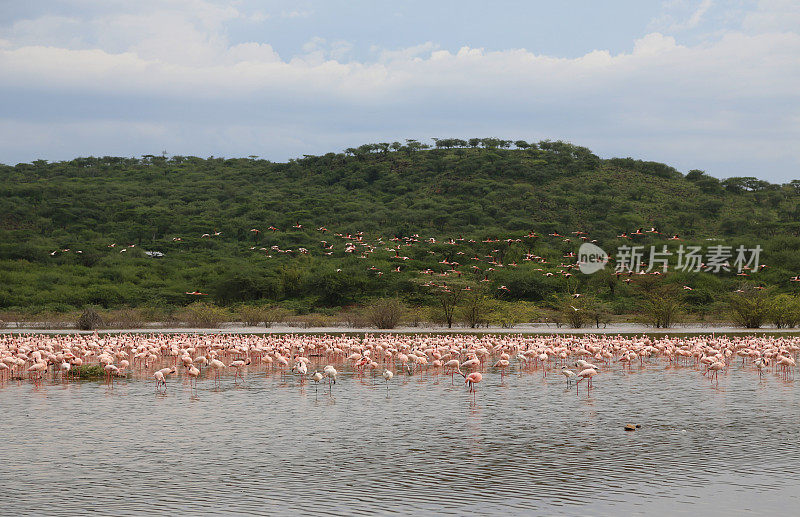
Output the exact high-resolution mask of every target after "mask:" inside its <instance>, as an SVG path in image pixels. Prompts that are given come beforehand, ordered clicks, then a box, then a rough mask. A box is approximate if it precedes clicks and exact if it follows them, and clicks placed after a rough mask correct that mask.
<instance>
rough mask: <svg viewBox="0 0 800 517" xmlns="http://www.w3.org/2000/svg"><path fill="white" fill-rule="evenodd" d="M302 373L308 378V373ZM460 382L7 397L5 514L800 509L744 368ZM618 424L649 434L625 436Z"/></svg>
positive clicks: (33, 392)
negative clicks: (567, 381)
mask: <svg viewBox="0 0 800 517" xmlns="http://www.w3.org/2000/svg"><path fill="white" fill-rule="evenodd" d="M312 370H313V368H312ZM459 379H460V377H458V376H456V383H455V385H454V386H451V379H450V376H447V375H438V376H436V375H433V374H427V373H418V374H415V375H413V376H406V375H396V376H395V378H394V379H393V380H392V381H391V382H390V385H389V392H388V394H387V390H386V387H385V384H384V382H383V379H382V378H381V377H380V374H379V373H377V375H376V376H375V377H374V382H373V378H372V377H371V376H370V375H369V374H367V375H366V376H363V377H362V376H359V375H355V374H353V372H351V371H344V372H341V375H340V378H339V382H338V383H337V384H335V385H334V386H333V393H332V395H328V394H327V385H324V386H323V385H322V384H321V385H320V386H319V389H318V391H316V392H315V387H314V384H313V382H309V381H306V382H305V383H302V384H301V381H300V379H299V378H298V377H296V376H291V375H287V376H285V378H284V377H283V376H282V375H281V374H279V373H271V374H270V375H269V376H265V374H264V370H263V369H256V368H252V369H251V370H250V371H249V372H248V373H247V374H246V383H245V385H244V386H236V385H235V384H234V381H233V377H232V376H228V377H225V378H223V380H222V384H221V387H220V388H219V389H214V387H213V383H212V381H211V380H207V379H201V381H200V382H199V385H198V389H197V391H196V392H195V393H194V394H193V392H192V390H191V389H190V388H189V386H188V385H187V384H186V383H185V381H184V380H183V379H182V378H178V379H174V378H171V379H169V381H168V383H169V386H168V389H167V392H166V394H157V393H155V391H154V384H153V382H151V381H149V380H140V379H129V380H122V381H121V382H117V383H116V384H115V385H114V387H113V388H111V387H108V386H106V385H105V384H102V383H99V382H71V383H69V384H62V383H60V382H57V381H54V380H50V381H47V382H45V383H44V384H43V385H42V386H40V387H36V386H34V385H33V384H31V383H30V382H28V381H24V382H16V381H11V382H6V383H4V384H3V385H2V387H0V407H2V410H3V416H2V418H0V436H2V440H3V447H2V450H3V453H2V461H0V513H2V514H4V515H42V514H47V515H80V514H85V513H87V512H99V513H101V514H114V515H132V514H141V513H148V514H151V515H198V514H219V515H223V514H224V515H265V514H268V515H298V514H311V515H355V514H363V515H374V514H393V515H397V514H400V515H419V514H449V515H464V514H465V513H467V512H471V513H473V514H476V515H485V514H493V515H531V514H537V515H541V514H548V515H554V514H557V515H623V514H624V515H629V514H634V515H637V514H638V515H681V514H683V515H698V514H705V515H723V514H725V515H728V514H747V513H749V514H756V515H765V514H778V513H782V514H788V515H792V514H794V512H795V511H796V509H797V508H798V506H799V505H800V491H798V490H797V486H798V483H799V482H800V474H798V468H797V467H798V466H800V460H798V452H800V445H798V434H799V430H800V425H799V424H800V404H798V403H799V402H800V397H798V389H797V385H796V383H795V382H792V381H789V382H787V381H783V380H781V379H780V378H779V377H778V376H776V375H774V374H770V375H767V376H765V378H764V380H763V381H759V378H758V375H757V373H756V372H755V371H754V370H753V369H752V367H751V366H748V367H746V368H744V369H743V368H742V366H741V365H740V364H738V363H737V362H734V366H733V368H731V369H730V370H728V371H727V372H726V373H724V374H721V375H720V377H719V385H718V386H717V385H716V384H711V383H710V382H709V381H708V380H707V379H706V378H705V377H704V376H702V374H701V373H700V371H699V370H696V369H693V368H690V367H683V368H670V367H668V366H667V365H666V364H664V363H655V362H654V363H652V364H649V365H645V366H644V367H640V366H637V365H634V366H633V371H632V372H631V373H627V372H622V371H621V370H620V369H619V368H618V367H615V368H614V369H613V371H603V372H602V373H601V374H600V375H598V376H597V377H595V379H594V388H593V389H592V390H591V392H590V393H587V392H586V386H585V385H584V384H582V385H581V386H580V392H579V393H578V394H576V390H575V387H571V388H569V389H567V388H566V386H565V385H564V382H563V380H562V378H561V376H560V375H559V374H558V373H556V372H551V373H550V374H548V376H547V378H543V376H542V373H541V371H534V372H532V373H523V374H522V375H517V374H516V373H514V372H512V373H510V374H507V375H506V376H505V377H504V378H503V379H502V381H501V376H500V374H499V372H495V371H493V369H489V371H488V372H487V373H486V374H485V375H484V380H483V382H482V383H481V384H480V385H479V386H478V393H477V396H476V397H475V401H474V402H473V398H472V395H470V394H469V393H467V391H466V389H465V388H464V385H463V380H462V382H458V381H459ZM627 423H636V424H641V426H642V427H641V428H640V429H639V430H637V431H635V432H625V431H623V426H624V425H625V424H627Z"/></svg>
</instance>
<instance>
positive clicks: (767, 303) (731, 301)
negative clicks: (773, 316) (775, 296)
mask: <svg viewBox="0 0 800 517" xmlns="http://www.w3.org/2000/svg"><path fill="white" fill-rule="evenodd" d="M737 291H738V292H736V293H733V294H732V295H731V296H730V298H728V308H729V309H730V311H731V318H732V319H733V321H734V322H735V323H736V324H737V325H741V326H742V327H745V328H749V329H757V328H759V327H760V326H761V325H763V324H764V321H766V320H767V318H768V317H769V315H770V312H772V301H773V300H772V289H756V288H755V287H753V286H751V285H745V286H742V287H740V288H739V289H738V290H737Z"/></svg>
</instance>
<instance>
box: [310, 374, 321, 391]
mask: <svg viewBox="0 0 800 517" xmlns="http://www.w3.org/2000/svg"><path fill="white" fill-rule="evenodd" d="M323 378H324V375H322V374H321V373H320V372H317V371H315V372H314V375H312V376H311V380H312V381H314V394H315V395H316V394H317V390H318V389H319V381H321V380H322V379H323Z"/></svg>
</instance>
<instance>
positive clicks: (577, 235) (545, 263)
mask: <svg viewBox="0 0 800 517" xmlns="http://www.w3.org/2000/svg"><path fill="white" fill-rule="evenodd" d="M268 230H269V231H270V232H271V233H277V232H280V231H281V230H280V229H278V228H277V227H275V226H270V227H269V228H268ZM285 231H289V232H297V231H304V230H303V225H302V224H300V222H299V221H298V222H297V223H296V224H294V225H293V226H292V227H291V228H288V229H286V230H285ZM316 231H317V232H320V234H321V235H322V236H325V234H326V233H327V232H328V229H327V228H326V227H325V226H320V227H319V228H316ZM250 232H251V233H252V234H253V235H254V243H253V244H255V245H254V246H250V250H251V251H255V252H257V253H260V254H262V255H263V256H265V257H266V258H272V257H273V254H275V255H289V256H300V255H308V254H312V251H313V250H312V251H309V250H308V249H307V248H303V247H298V248H295V249H281V247H280V246H278V245H272V246H270V247H266V246H259V245H258V243H257V242H256V241H257V240H258V239H259V236H260V235H261V234H262V231H261V230H259V229H258V228H252V229H250ZM221 235H222V232H220V231H218V230H217V229H216V228H215V229H214V231H213V232H209V233H204V234H202V236H201V238H202V239H213V238H215V237H220V236H221ZM332 235H333V238H336V239H340V240H341V241H343V246H340V247H339V248H338V249H337V250H338V251H343V253H345V254H347V255H352V256H355V257H358V258H362V259H368V258H371V257H372V255H373V254H375V253H376V252H380V253H378V254H376V255H375V256H376V257H380V258H382V259H388V260H390V261H397V262H396V265H394V266H393V267H391V268H390V269H388V270H387V271H386V272H388V273H390V274H391V273H399V272H402V271H403V268H406V267H409V266H407V264H413V263H414V258H413V257H409V256H407V255H406V253H408V254H413V253H410V252H407V251H406V250H408V249H411V248H413V247H417V248H418V247H421V246H430V245H433V244H442V245H450V246H452V248H451V250H450V251H444V252H442V251H441V249H440V250H438V251H434V250H431V249H428V250H427V253H429V254H431V255H441V257H437V258H441V260H439V261H438V263H439V264H441V266H440V267H439V268H438V271H434V270H433V269H431V268H425V269H420V270H419V271H418V273H419V274H421V275H429V277H430V280H428V281H427V282H426V283H425V284H424V285H425V286H426V287H428V288H433V289H435V290H444V291H448V290H449V289H451V286H448V284H447V280H448V279H447V278H445V277H451V278H453V277H456V278H458V277H461V276H462V275H464V274H465V273H471V274H472V275H477V276H478V277H481V276H482V277H483V279H482V280H481V282H490V281H491V280H490V279H489V276H490V275H491V274H492V273H493V272H495V271H497V270H498V268H504V267H505V268H515V267H518V265H519V264H518V263H517V261H516V259H515V260H507V259H506V257H505V256H504V255H505V252H504V249H503V248H502V246H500V244H506V245H509V246H510V245H512V244H515V243H520V244H523V245H525V247H527V248H530V246H531V245H532V244H533V243H534V242H535V241H536V240H537V239H541V238H550V239H555V240H556V241H561V242H564V243H571V242H573V241H574V242H576V243H580V242H591V243H596V242H597V240H595V239H590V237H589V235H588V234H587V233H586V232H584V231H581V230H575V231H572V232H569V234H567V235H562V234H560V233H558V232H555V231H554V232H552V233H549V234H546V235H541V234H538V233H536V232H533V231H529V232H528V233H527V234H515V235H514V236H509V237H503V238H486V239H483V240H475V239H467V238H464V237H461V236H458V237H450V238H444V239H437V238H435V237H429V238H422V237H420V236H419V235H418V234H414V235H411V236H405V237H397V236H395V237H392V238H389V239H386V238H385V237H382V236H373V237H368V236H367V235H366V234H365V233H364V232H361V231H360V232H355V233H333V234H332ZM617 237H618V238H621V239H629V240H631V241H632V242H638V241H639V240H640V239H641V238H645V237H654V238H664V239H666V240H667V241H680V240H681V238H680V237H679V236H678V235H677V234H675V235H672V236H671V237H668V236H667V235H665V234H663V233H662V232H660V231H659V230H658V229H656V228H650V229H649V230H645V229H644V228H639V229H637V230H636V231H628V232H622V233H621V234H619V235H617ZM327 238H331V237H327ZM172 242H173V243H176V244H181V243H183V242H184V241H183V239H182V238H181V237H173V238H172ZM476 246H484V247H485V246H488V247H489V248H492V247H495V246H497V248H498V249H492V250H491V251H490V252H489V253H488V254H485V253H483V254H480V253H479V252H478V251H476V249H477V248H476ZM107 247H108V248H112V249H115V248H116V247H117V244H116V243H112V244H109V245H108V246H107ZM134 247H135V244H128V245H127V246H126V247H124V248H122V249H121V250H120V253H124V252H127V251H129V250H130V249H132V248H134ZM334 248H335V247H334V244H333V243H331V242H328V241H327V240H321V241H320V256H322V257H325V256H330V255H333V254H334V251H335V249H334ZM70 251H72V250H70V249H69V248H65V249H59V250H55V251H53V252H51V253H50V255H52V256H55V255H57V254H62V253H68V252H70ZM75 253H82V251H75ZM314 254H317V253H316V251H315V252H314ZM518 260H520V261H522V262H533V263H534V264H536V265H537V267H536V268H534V271H537V272H538V273H539V274H541V275H543V276H546V277H555V276H561V277H563V278H565V279H569V278H570V277H572V276H573V275H574V271H575V270H577V269H578V267H579V264H578V262H577V261H576V260H577V257H576V255H575V253H574V252H570V253H566V254H564V255H563V256H562V260H560V261H559V263H558V264H556V263H551V262H550V260H548V258H546V257H543V256H539V255H536V254H535V253H533V252H532V251H530V249H529V250H528V251H526V252H524V253H523V254H522V255H520V257H519V259H518ZM407 261H410V262H407ZM467 264H469V267H468V268H466V265H467ZM538 266H541V267H538ZM640 266H641V269H639V270H635V271H634V270H629V271H625V272H618V273H617V278H620V277H621V276H623V275H624V276H625V277H626V278H624V279H623V280H622V281H623V282H624V283H626V284H630V283H632V282H633V281H634V279H635V278H636V277H634V275H661V274H662V271H660V270H659V269H658V268H655V269H654V270H652V271H648V268H647V264H641V265H640ZM700 266H701V267H706V265H705V264H701V265H700ZM724 266H725V267H726V268H730V267H731V265H730V264H729V263H727V262H726V263H725V264H724ZM766 267H767V266H766V265H764V264H761V265H760V266H759V267H758V268H755V269H751V268H750V267H749V266H744V267H743V268H742V271H740V272H739V273H737V276H744V277H747V276H750V275H751V274H752V273H757V272H760V271H763V270H764V268H766ZM464 268H466V270H465V269H464ZM366 269H367V271H369V272H370V273H371V274H374V275H376V276H378V277H380V276H383V274H384V271H382V270H381V269H380V268H378V267H376V266H375V265H371V266H369V267H367V268H366ZM546 269H547V270H546ZM726 270H727V269H726ZM337 271H338V272H341V270H340V269H337ZM434 277H442V278H441V279H437V280H434ZM790 281H792V282H798V281H800V275H798V276H795V277H792V278H791V279H790ZM464 289H466V290H471V288H469V287H467V288H464ZM684 289H686V290H692V289H693V288H692V287H691V286H684ZM498 291H502V292H504V293H505V292H509V291H510V289H509V288H508V287H507V286H505V285H503V286H500V287H498ZM185 294H187V295H191V296H207V293H203V292H200V291H198V290H196V289H195V290H191V291H186V292H185Z"/></svg>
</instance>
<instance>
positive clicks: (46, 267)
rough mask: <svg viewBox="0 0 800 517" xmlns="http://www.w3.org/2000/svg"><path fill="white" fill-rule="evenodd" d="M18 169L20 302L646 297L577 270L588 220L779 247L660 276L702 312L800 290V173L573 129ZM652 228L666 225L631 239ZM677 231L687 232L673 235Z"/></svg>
mask: <svg viewBox="0 0 800 517" xmlns="http://www.w3.org/2000/svg"><path fill="white" fill-rule="evenodd" d="M0 176H1V177H2V183H0V217H1V219H0V309H4V310H9V309H16V310H26V311H33V310H40V309H42V308H49V309H60V310H71V309H76V308H81V307H84V306H86V305H98V306H101V307H105V308H114V307H125V306H130V307H138V306H155V307H175V306H181V305H186V304H189V303H191V302H193V301H196V300H197V299H198V298H201V299H203V300H204V301H214V302H216V303H218V304H222V305H232V304H237V303H242V302H248V303H251V304H281V305H284V306H287V307H290V308H293V309H296V310H300V311H310V310H317V309H319V308H325V307H339V306H343V305H350V304H361V303H366V302H367V301H368V300H370V299H373V298H376V297H387V296H399V297H401V298H403V299H404V300H405V301H406V302H408V303H409V304H412V305H426V304H427V305H430V304H435V303H436V297H437V296H439V295H440V294H439V291H441V290H446V288H444V287H442V286H443V284H446V283H447V282H448V281H449V282H450V285H451V286H456V285H457V286H458V288H459V289H463V286H472V287H473V288H475V289H478V288H482V289H483V291H482V292H485V293H486V295H487V296H489V297H491V298H497V299H501V300H505V301H509V302H512V301H517V300H522V301H528V302H534V303H536V304H537V305H547V304H551V305H552V303H553V300H554V299H555V297H556V296H559V295H565V294H570V293H584V294H586V295H591V296H593V297H595V298H596V299H598V300H601V301H602V302H603V303H605V304H606V305H607V307H608V308H609V310H610V311H613V312H630V311H633V310H635V308H636V306H637V305H636V303H637V300H638V299H639V298H641V296H640V295H641V291H642V287H641V284H642V283H643V282H645V283H647V282H651V281H655V280H647V281H645V280H644V279H641V280H640V279H638V278H634V279H633V280H635V281H631V282H627V283H626V282H624V278H616V277H615V276H614V275H612V274H610V272H609V271H608V270H606V271H605V272H604V273H600V274H595V275H591V276H587V275H582V274H580V273H578V272H577V271H575V270H574V269H573V270H570V269H569V265H570V264H574V260H575V259H574V258H568V257H567V258H565V255H569V253H570V252H573V253H574V252H576V251H577V249H578V246H579V245H580V243H581V237H584V238H585V240H594V241H596V243H597V244H599V245H600V246H601V247H603V248H604V249H605V250H607V251H609V253H612V254H613V252H614V251H615V250H616V249H617V247H618V246H620V245H631V244H632V243H635V244H637V245H644V246H647V247H648V248H649V246H650V245H658V246H659V247H660V246H662V245H665V244H669V245H670V246H671V248H677V246H678V245H679V244H685V245H688V244H690V243H695V244H698V245H702V246H708V245H709V243H712V242H713V243H714V244H724V245H730V246H734V247H736V246H738V245H740V244H743V245H745V246H747V247H751V246H753V245H755V244H760V245H761V246H762V247H763V249H764V250H763V252H762V254H761V262H763V263H765V264H767V265H768V267H767V268H766V269H764V270H763V271H760V272H758V273H756V272H752V274H750V275H749V276H747V277H745V276H736V274H735V272H733V271H732V272H728V273H725V272H723V273H722V274H714V275H712V274H710V273H684V272H670V273H668V274H666V275H662V276H661V277H659V278H658V279H656V280H657V282H658V283H660V284H665V285H674V286H683V285H686V286H690V287H692V290H691V292H688V291H689V290H688V289H686V292H684V293H681V296H685V297H686V304H687V307H688V308H689V309H690V311H691V310H700V309H701V308H707V307H711V306H713V305H714V304H715V303H718V302H720V301H721V300H722V298H723V297H725V296H728V295H729V293H731V292H734V291H735V290H736V289H737V288H739V287H741V285H742V284H743V283H745V284H752V285H754V286H762V285H764V286H768V287H770V286H772V287H774V289H776V290H777V291H784V292H793V289H792V288H793V287H794V286H795V285H797V284H794V283H792V282H791V281H790V279H791V278H792V277H793V276H796V275H797V273H798V271H800V259H798V255H797V251H798V249H799V248H800V238H798V235H800V208H799V206H798V205H799V203H800V182H792V183H790V184H786V185H774V184H770V183H768V182H765V181H761V180H757V179H755V178H729V179H727V180H723V181H719V180H717V179H715V178H712V177H709V176H707V175H706V174H704V173H703V172H701V171H690V172H689V173H688V174H687V175H685V176H684V175H683V174H681V173H680V172H678V171H677V170H675V169H674V168H672V167H669V166H667V165H664V164H660V163H654V162H645V161H639V160H634V159H630V158H624V159H618V158H615V159H610V160H602V159H599V158H598V157H597V156H595V155H594V154H592V152H591V151H589V150H588V149H586V148H583V147H578V146H574V145H571V144H567V143H564V142H549V141H545V142H539V143H535V144H534V143H527V142H523V141H518V142H510V141H503V140H497V139H471V140H468V141H463V140H458V139H440V140H437V141H436V144H435V146H433V147H432V148H428V146H426V145H425V144H421V143H419V142H417V141H413V140H411V141H407V142H406V143H404V144H400V143H397V142H395V143H385V144H368V145H363V146H361V147H359V148H352V149H347V150H346V151H345V152H344V153H328V154H326V155H323V156H305V157H303V158H300V159H296V160H290V161H289V162H288V163H273V162H269V161H266V160H259V159H255V158H236V159H225V158H216V157H211V158H207V159H203V158H197V157H186V156H174V157H171V158H170V157H161V156H144V157H142V158H114V157H103V158H93V157H91V158H78V159H75V160H71V161H66V162H58V163H47V162H45V161H36V162H34V163H30V164H18V165H16V166H0ZM299 226H302V228H300V227H299ZM270 227H274V228H277V231H272V230H270V229H269V228H270ZM321 227H324V228H325V229H327V231H324V232H323V230H321V229H319V228H321ZM653 227H654V228H655V229H656V230H657V232H658V233H655V232H646V233H644V234H642V235H640V236H639V235H637V236H635V237H634V238H627V239H626V238H620V237H618V236H619V235H622V234H623V233H625V234H629V235H630V234H632V233H634V232H636V230H637V229H638V228H644V230H643V232H645V231H646V230H649V229H650V228H653ZM253 230H258V231H257V232H256V231H253ZM578 231H580V232H585V234H586V235H585V236H584V235H582V234H573V233H572V232H578ZM361 232H363V233H361ZM215 233H216V234H217V235H215ZM553 233H557V234H559V235H560V237H556V236H550V235H549V234H553ZM204 234H208V235H209V236H208V237H203V235H204ZM337 234H339V235H338V236H337ZM534 234H535V236H533V235H534ZM675 234H678V235H679V238H680V239H681V240H680V241H678V240H677V239H673V240H671V241H670V240H669V239H668V238H669V237H671V236H673V235H675ZM348 236H349V238H348ZM359 238H360V240H359ZM431 238H433V239H435V242H430V241H429V240H428V239H431ZM392 239H394V240H392ZM448 239H453V240H454V244H448V243H447V240H448ZM708 239H714V240H713V241H712V240H708ZM321 241H326V243H322V242H321ZM470 241H474V242H470ZM484 241H489V242H484ZM348 243H351V244H353V245H354V246H355V251H352V252H348V251H346V245H347V244H348ZM112 245H113V246H112ZM398 246H399V249H394V248H395V247H398ZM262 248H264V249H262ZM300 248H303V249H305V250H306V251H307V252H303V251H302V250H301V249H300ZM67 250H68V251H67ZM123 250H124V251H123ZM286 250H291V251H286ZM146 251H147V252H158V253H161V254H163V256H162V257H151V256H148V255H147V254H145V252H146ZM526 254H527V256H526ZM532 256H535V257H537V258H535V259H531V257H532ZM397 257H408V258H407V259H402V258H397ZM474 257H477V258H478V259H479V260H473V258H474ZM538 257H543V258H544V259H545V260H546V263H542V260H541V259H539V258H538ZM526 259H529V260H526ZM443 261H445V262H443ZM453 262H458V263H459V264H458V265H453V264H452V263H453ZM398 266H399V267H400V271H399V272H397V271H395V268H397V267H398ZM473 266H476V267H473ZM476 268H477V269H476ZM337 270H340V271H337ZM426 270H431V271H432V272H433V275H430V274H429V275H424V274H421V273H420V271H426ZM569 271H573V272H574V273H575V274H573V275H568V273H567V272H569ZM443 272H447V275H445V276H444V277H439V276H438V275H441V274H442V273H443ZM548 272H549V273H552V275H547V273H548ZM482 280H486V281H482ZM431 283H433V284H435V285H430V284H431ZM426 284H429V285H426ZM637 285H639V287H638V290H637ZM502 286H505V287H506V289H500V288H501V287H502ZM454 288H455V287H454ZM187 292H202V293H204V294H207V295H208V296H207V297H204V296H203V295H187V294H185V293H187ZM637 297H638V298H637Z"/></svg>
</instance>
